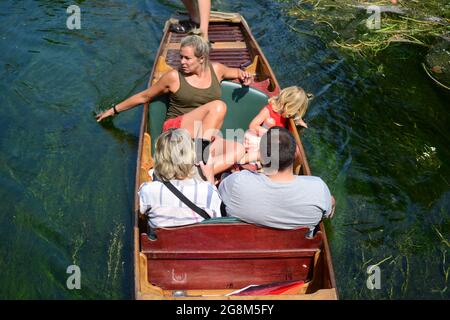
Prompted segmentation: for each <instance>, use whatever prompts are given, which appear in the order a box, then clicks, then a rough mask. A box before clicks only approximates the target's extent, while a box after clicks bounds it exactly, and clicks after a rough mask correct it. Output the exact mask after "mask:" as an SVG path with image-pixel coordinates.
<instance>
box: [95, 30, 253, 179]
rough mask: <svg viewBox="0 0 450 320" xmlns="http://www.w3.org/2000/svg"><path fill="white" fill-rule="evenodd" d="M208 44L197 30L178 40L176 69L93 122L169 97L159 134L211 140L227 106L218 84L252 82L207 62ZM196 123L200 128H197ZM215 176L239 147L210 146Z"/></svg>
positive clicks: (226, 144) (229, 163)
mask: <svg viewBox="0 0 450 320" xmlns="http://www.w3.org/2000/svg"><path fill="white" fill-rule="evenodd" d="M209 50H210V47H209V44H208V42H207V41H206V40H205V39H203V38H202V37H201V34H200V33H199V32H198V30H194V34H192V35H189V36H187V37H185V38H183V40H182V41H181V47H180V60H181V65H180V69H179V70H171V71H168V72H167V73H165V74H164V75H163V76H162V77H161V79H159V81H158V82H157V83H155V84H154V85H153V86H151V87H150V88H148V89H147V90H144V91H142V92H140V93H138V94H136V95H134V96H132V97H130V98H128V99H126V100H125V101H123V102H121V103H119V104H117V105H116V106H114V107H113V108H111V109H108V110H106V111H104V112H102V113H100V114H99V115H97V121H101V120H103V119H105V118H107V117H110V116H114V115H116V114H119V113H120V112H123V111H125V110H128V109H131V108H134V107H136V106H138V105H141V104H144V103H147V102H150V101H152V100H153V99H154V98H156V97H157V96H159V95H162V94H166V93H168V94H169V108H168V110H167V116H166V121H165V122H164V125H163V131H166V130H168V129H170V128H183V129H186V130H188V131H189V133H190V135H191V137H192V138H193V139H195V138H200V139H204V140H207V141H209V142H210V141H211V140H212V139H213V137H214V136H215V135H216V133H217V132H218V130H220V128H221V127H222V124H223V121H224V118H225V114H226V111H227V106H226V104H225V102H223V101H221V100H220V98H221V87H220V82H221V81H222V80H224V79H239V80H240V81H241V82H242V83H243V84H244V85H248V84H250V83H251V82H252V77H251V76H250V74H249V73H247V72H245V71H242V70H241V69H238V68H228V67H227V66H225V65H223V64H221V63H217V62H210V61H209ZM199 124H200V125H199ZM211 153H212V154H214V168H215V170H216V173H219V172H222V171H224V170H225V169H227V168H228V167H230V166H232V165H233V164H234V163H235V162H236V161H237V160H239V159H240V158H241V157H242V154H243V148H242V146H239V145H237V144H236V143H234V142H232V141H226V140H223V139H221V138H217V139H215V140H214V143H213V144H212V145H211Z"/></svg>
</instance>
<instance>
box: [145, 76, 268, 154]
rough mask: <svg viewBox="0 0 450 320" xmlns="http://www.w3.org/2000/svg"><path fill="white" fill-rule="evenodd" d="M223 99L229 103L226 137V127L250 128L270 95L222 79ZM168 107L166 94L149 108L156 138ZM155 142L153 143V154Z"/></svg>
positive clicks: (224, 128)
mask: <svg viewBox="0 0 450 320" xmlns="http://www.w3.org/2000/svg"><path fill="white" fill-rule="evenodd" d="M221 86H222V100H223V101H224V102H225V103H226V104H227V115H226V117H225V120H224V123H223V126H222V130H221V131H222V134H223V135H224V137H225V132H226V129H238V128H241V129H243V130H244V131H245V130H247V129H248V125H249V124H250V121H251V120H252V119H253V118H254V117H255V116H256V115H257V114H258V112H259V111H260V110H261V109H262V108H263V107H264V106H265V105H266V104H267V102H268V96H267V95H266V94H265V93H263V92H261V91H259V90H257V89H254V88H250V87H243V86H241V84H238V83H234V82H231V81H222V84H221ZM167 108H168V97H167V95H164V96H162V97H159V98H157V99H155V100H154V101H152V103H151V104H150V109H149V119H148V124H149V128H150V136H151V137H153V138H152V140H155V139H156V137H158V136H159V135H160V134H161V132H162V127H163V123H164V120H165V118H166V113H167ZM153 152H154V144H153V145H152V154H153Z"/></svg>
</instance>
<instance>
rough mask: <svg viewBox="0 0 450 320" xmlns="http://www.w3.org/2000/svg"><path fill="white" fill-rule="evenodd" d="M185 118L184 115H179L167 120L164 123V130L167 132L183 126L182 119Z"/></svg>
mask: <svg viewBox="0 0 450 320" xmlns="http://www.w3.org/2000/svg"><path fill="white" fill-rule="evenodd" d="M182 120H183V116H178V117H176V118H172V119H169V120H166V121H165V122H164V124H163V132H166V131H167V130H169V129H178V128H181V121H182Z"/></svg>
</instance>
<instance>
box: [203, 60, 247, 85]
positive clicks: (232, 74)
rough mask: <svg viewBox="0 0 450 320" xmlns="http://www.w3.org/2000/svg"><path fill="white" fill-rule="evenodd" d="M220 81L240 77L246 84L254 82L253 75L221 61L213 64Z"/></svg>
mask: <svg viewBox="0 0 450 320" xmlns="http://www.w3.org/2000/svg"><path fill="white" fill-rule="evenodd" d="M212 65H213V67H214V71H215V72H216V75H217V77H218V78H219V81H222V80H233V79H238V80H239V81H240V82H241V83H242V84H243V85H244V86H248V85H250V84H251V83H253V75H251V74H250V73H248V72H247V71H243V70H241V69H238V68H229V67H227V66H225V65H223V64H221V63H218V62H215V63H213V64H212Z"/></svg>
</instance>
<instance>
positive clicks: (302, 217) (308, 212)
mask: <svg viewBox="0 0 450 320" xmlns="http://www.w3.org/2000/svg"><path fill="white" fill-rule="evenodd" d="M296 146H297V144H296V142H295V139H294V137H293V136H292V134H291V133H290V132H289V131H288V130H287V129H285V128H281V127H273V128H271V129H269V130H268V131H267V133H266V134H264V135H263V136H262V138H261V145H260V155H261V157H260V159H261V162H262V165H263V168H264V173H254V172H250V171H246V170H244V171H241V172H237V173H233V174H231V175H230V176H228V177H226V178H225V179H224V180H223V181H222V183H221V184H220V186H219V193H220V196H221V197H222V201H223V203H224V204H225V206H226V212H227V214H228V215H229V216H233V217H237V218H239V219H241V220H243V221H246V222H249V223H254V224H259V225H264V226H269V227H273V228H279V229H293V228H297V227H301V226H307V227H310V229H311V230H313V229H314V227H315V226H316V225H317V224H318V223H319V222H320V220H321V219H322V218H323V217H326V218H331V217H332V215H333V213H334V198H333V197H332V196H331V194H330V190H329V189H328V187H327V185H326V184H325V182H323V180H322V179H320V178H319V177H314V176H297V175H294V174H293V164H294V158H295V150H296Z"/></svg>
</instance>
